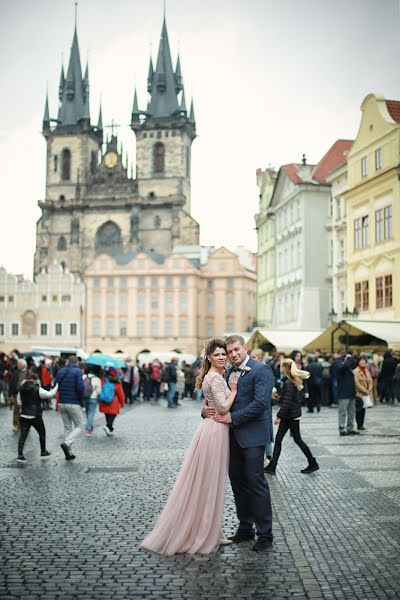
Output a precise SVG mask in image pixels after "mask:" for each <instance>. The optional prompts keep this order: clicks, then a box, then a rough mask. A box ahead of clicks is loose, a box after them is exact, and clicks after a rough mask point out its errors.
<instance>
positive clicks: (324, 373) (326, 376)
mask: <svg viewBox="0 0 400 600" xmlns="http://www.w3.org/2000/svg"><path fill="white" fill-rule="evenodd" d="M330 378H331V369H330V367H324V368H323V369H322V379H330Z"/></svg>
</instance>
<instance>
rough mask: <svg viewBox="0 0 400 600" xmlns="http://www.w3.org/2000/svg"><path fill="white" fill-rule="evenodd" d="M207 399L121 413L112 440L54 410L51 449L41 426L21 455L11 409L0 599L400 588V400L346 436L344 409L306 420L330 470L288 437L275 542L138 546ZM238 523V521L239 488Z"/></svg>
mask: <svg viewBox="0 0 400 600" xmlns="http://www.w3.org/2000/svg"><path fill="white" fill-rule="evenodd" d="M199 411H200V406H199V404H198V403H196V402H194V401H189V400H187V401H185V402H184V403H183V406H181V407H179V408H178V409H177V410H174V411H168V410H167V409H166V407H165V406H164V405H162V406H150V405H147V404H146V405H145V404H139V405H138V406H133V407H128V408H127V409H125V410H124V412H123V413H122V414H121V415H120V416H119V417H117V420H116V431H115V435H114V437H112V438H108V437H106V436H105V434H104V432H103V431H102V429H101V426H102V425H103V416H102V415H98V416H97V417H96V421H95V423H96V425H97V428H96V436H95V437H93V438H85V437H84V436H82V438H81V439H80V440H79V442H78V443H77V444H76V446H75V448H76V455H77V458H76V460H75V461H72V462H66V461H65V459H64V457H63V454H62V451H61V449H60V446H59V444H60V441H61V440H62V437H61V436H62V426H61V418H60V416H59V415H58V414H56V413H54V412H50V411H48V412H46V413H45V422H46V426H47V431H48V448H49V450H50V451H51V452H52V456H51V457H50V458H49V459H48V460H46V461H43V460H42V461H41V460H40V458H39V443H38V439H37V434H36V432H35V431H33V432H32V433H31V434H30V435H29V439H28V440H27V444H26V448H25V456H26V458H27V459H28V464H26V465H18V464H17V463H16V458H15V457H16V445H17V437H18V436H17V434H13V433H11V414H12V413H11V411H9V410H8V409H6V408H2V409H1V410H0V443H1V448H2V450H1V458H0V494H1V495H0V497H1V502H0V507H1V508H0V511H1V518H0V529H1V534H0V544H1V551H0V567H1V574H0V599H1V600H5V599H7V600H8V599H12V598H23V599H25V598H26V599H29V600H61V599H62V600H78V599H79V600H81V599H85V600H102V599H104V600H111V599H115V600H131V599H133V598H139V599H148V598H149V599H158V598H159V599H162V598H166V599H170V600H172V599H176V600H186V599H194V600H196V599H200V598H201V599H207V600H208V599H209V600H212V599H217V598H235V600H240V599H244V598H254V599H257V600H261V599H262V600H264V599H265V600H279V599H281V598H302V599H303V598H304V599H321V598H323V599H345V598H349V599H360V600H367V599H385V598H399V597H400V575H399V573H400V527H399V524H400V523H399V522H400V406H394V407H391V406H379V407H374V408H371V409H370V410H368V411H367V419H366V426H367V428H368V429H367V431H366V432H365V433H363V434H362V435H360V436H357V437H356V436H351V437H346V438H344V437H339V436H338V431H337V410H335V409H328V408H323V409H322V411H321V413H319V414H318V413H316V414H312V415H309V414H306V415H304V418H303V420H302V432H303V437H304V439H305V440H306V441H307V442H308V443H309V445H310V446H311V449H312V451H313V453H314V454H315V455H316V457H317V459H318V461H319V464H320V467H321V469H320V471H318V472H317V473H314V474H312V475H310V476H306V475H302V474H300V472H299V471H300V469H301V468H303V467H304V465H305V459H304V457H303V455H302V454H301V453H300V451H299V450H298V449H297V447H296V446H295V445H294V444H293V442H292V440H291V439H290V438H289V436H287V438H285V441H284V444H283V452H282V455H281V460H280V463H279V467H278V469H279V470H278V474H277V476H276V477H271V476H269V482H270V487H271V492H272V499H273V508H274V535H275V541H274V545H273V547H272V548H271V549H270V550H269V551H268V552H266V553H256V552H252V551H251V547H250V544H247V543H246V544H240V545H232V546H227V547H224V548H223V549H222V550H220V551H219V552H218V553H217V554H215V555H212V556H184V555H183V556H175V557H170V558H161V557H159V556H156V555H148V554H145V553H143V552H141V551H139V550H138V544H139V543H140V541H141V540H142V539H143V538H144V536H145V535H146V534H147V533H148V531H149V530H150V529H151V527H152V525H153V523H154V520H155V518H156V516H157V514H158V513H159V511H160V510H161V508H162V506H163V505H164V503H165V500H166V498H167V496H168V493H169V490H170V488H171V486H172V483H173V482H174V479H175V477H176V474H177V472H178V470H179V467H180V464H181V461H182V459H183V456H184V452H185V449H186V448H187V446H188V444H189V441H190V439H191V437H192V435H193V432H194V430H195V429H196V427H197V425H198V424H199V422H200V418H199ZM227 490H228V493H227V499H226V511H225V517H224V520H225V523H224V532H225V534H227V535H228V534H230V533H232V532H234V531H235V528H236V516H235V511H234V504H233V499H232V494H231V490H230V487H229V485H228V488H227Z"/></svg>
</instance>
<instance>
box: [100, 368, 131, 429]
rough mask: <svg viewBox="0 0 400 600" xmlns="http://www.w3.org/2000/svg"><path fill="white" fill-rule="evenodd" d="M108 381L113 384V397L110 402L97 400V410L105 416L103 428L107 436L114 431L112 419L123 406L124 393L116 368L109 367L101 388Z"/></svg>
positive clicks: (104, 387)
mask: <svg viewBox="0 0 400 600" xmlns="http://www.w3.org/2000/svg"><path fill="white" fill-rule="evenodd" d="M107 381H108V382H110V383H112V384H113V385H114V398H113V399H112V401H111V402H102V401H101V400H100V402H99V410H100V412H102V413H103V414H104V415H105V417H106V424H105V425H104V427H103V429H104V431H105V432H106V434H107V435H108V436H111V435H113V433H114V426H113V425H114V421H115V417H116V416H117V415H119V411H120V408H123V407H124V406H125V394H124V390H123V387H122V383H121V382H120V380H119V379H118V377H117V371H116V369H110V370H109V371H108V374H106V376H105V380H104V385H103V387H102V389H106V385H105V383H106V382H107Z"/></svg>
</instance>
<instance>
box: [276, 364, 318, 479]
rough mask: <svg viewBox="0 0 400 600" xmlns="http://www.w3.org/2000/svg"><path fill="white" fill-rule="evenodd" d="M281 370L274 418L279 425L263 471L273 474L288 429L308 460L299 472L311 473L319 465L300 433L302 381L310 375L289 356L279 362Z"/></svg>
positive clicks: (316, 469)
mask: <svg viewBox="0 0 400 600" xmlns="http://www.w3.org/2000/svg"><path fill="white" fill-rule="evenodd" d="M281 372H282V374H283V375H284V377H285V379H284V383H283V389H282V394H281V398H280V403H281V407H280V409H279V411H278V414H277V416H276V418H275V421H274V422H275V425H279V427H278V432H277V434H276V438H275V444H274V453H273V455H272V459H271V462H270V463H269V465H268V466H267V467H265V469H264V471H265V472H266V473H269V474H270V475H275V472H276V467H277V464H278V460H279V456H280V454H281V450H282V441H283V438H284V437H285V435H286V434H287V432H288V431H289V430H290V432H291V434H292V435H293V441H294V442H295V444H297V445H298V446H299V448H300V450H301V451H302V452H303V454H304V455H305V456H306V458H307V460H308V466H307V467H306V468H305V469H302V470H301V473H313V472H314V471H318V469H319V466H318V463H317V461H316V460H315V458H314V457H313V455H312V453H311V450H310V448H309V447H308V446H307V444H306V443H305V442H304V441H303V439H302V437H301V434H300V418H301V391H302V389H303V381H304V380H305V379H308V378H309V377H310V373H309V372H308V371H303V370H300V369H298V368H297V366H296V364H295V362H294V361H293V360H292V359H291V358H285V359H284V360H283V362H282V363H281Z"/></svg>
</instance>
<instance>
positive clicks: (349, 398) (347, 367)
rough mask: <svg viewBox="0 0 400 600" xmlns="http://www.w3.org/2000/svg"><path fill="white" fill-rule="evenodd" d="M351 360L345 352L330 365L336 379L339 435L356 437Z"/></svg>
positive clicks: (354, 389) (349, 355)
mask: <svg viewBox="0 0 400 600" xmlns="http://www.w3.org/2000/svg"><path fill="white" fill-rule="evenodd" d="M353 367H354V364H353V358H352V356H351V354H346V353H345V352H344V353H343V354H342V355H341V358H338V359H337V360H336V361H335V362H334V363H333V365H332V367H331V369H333V371H334V373H335V377H336V379H337V384H338V385H337V390H338V391H337V393H338V418H339V433H340V435H342V436H343V435H356V434H358V433H360V432H359V431H355V429H354V424H355V418H356V384H355V381H354V373H353Z"/></svg>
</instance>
